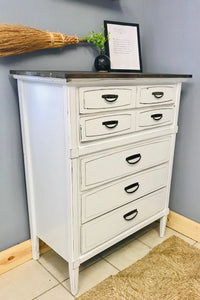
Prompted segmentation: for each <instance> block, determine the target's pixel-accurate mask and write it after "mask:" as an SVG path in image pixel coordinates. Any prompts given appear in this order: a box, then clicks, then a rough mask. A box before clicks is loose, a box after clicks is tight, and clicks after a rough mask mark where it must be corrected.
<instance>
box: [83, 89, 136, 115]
mask: <svg viewBox="0 0 200 300" xmlns="http://www.w3.org/2000/svg"><path fill="white" fill-rule="evenodd" d="M79 96H80V113H85V114H86V113H94V112H99V111H109V110H113V109H127V108H131V107H132V108H133V107H135V102H136V88H135V87H121V88H118V87H112V88H103V87H95V88H80V89H79Z"/></svg>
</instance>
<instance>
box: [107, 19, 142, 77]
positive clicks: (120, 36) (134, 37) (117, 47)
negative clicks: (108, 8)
mask: <svg viewBox="0 0 200 300" xmlns="http://www.w3.org/2000/svg"><path fill="white" fill-rule="evenodd" d="M104 28H105V36H107V35H108V34H109V40H108V41H107V42H106V45H105V49H106V54H107V55H108V56H109V57H110V71H114V72H119V71H124V72H142V61H141V49H140V35H139V24H133V23H122V22H114V21H104Z"/></svg>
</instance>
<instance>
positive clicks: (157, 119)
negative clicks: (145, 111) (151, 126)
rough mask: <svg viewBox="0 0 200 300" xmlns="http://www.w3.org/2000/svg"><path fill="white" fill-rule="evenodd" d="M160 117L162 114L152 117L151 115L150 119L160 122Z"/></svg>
mask: <svg viewBox="0 0 200 300" xmlns="http://www.w3.org/2000/svg"><path fill="white" fill-rule="evenodd" d="M162 117H163V114H154V115H151V118H152V119H154V120H155V121H159V120H161V119H162Z"/></svg>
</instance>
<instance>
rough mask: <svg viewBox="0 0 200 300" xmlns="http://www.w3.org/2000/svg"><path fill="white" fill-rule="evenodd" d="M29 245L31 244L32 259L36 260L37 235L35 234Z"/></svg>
mask: <svg viewBox="0 0 200 300" xmlns="http://www.w3.org/2000/svg"><path fill="white" fill-rule="evenodd" d="M31 245H32V256H33V259H34V260H37V259H39V257H40V249H39V238H38V237H37V236H35V237H33V238H32V239H31Z"/></svg>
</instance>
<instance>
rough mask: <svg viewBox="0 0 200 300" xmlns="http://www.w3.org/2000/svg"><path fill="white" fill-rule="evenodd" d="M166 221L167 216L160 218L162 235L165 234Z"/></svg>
mask: <svg viewBox="0 0 200 300" xmlns="http://www.w3.org/2000/svg"><path fill="white" fill-rule="evenodd" d="M166 223H167V216H164V217H162V218H160V237H163V236H164V234H165V228H166Z"/></svg>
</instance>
